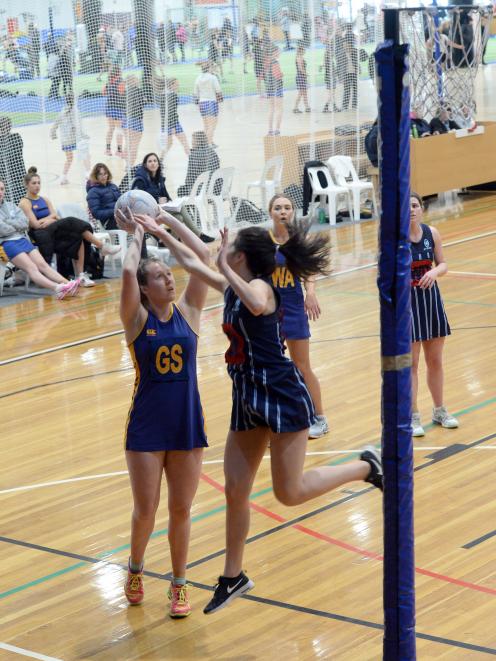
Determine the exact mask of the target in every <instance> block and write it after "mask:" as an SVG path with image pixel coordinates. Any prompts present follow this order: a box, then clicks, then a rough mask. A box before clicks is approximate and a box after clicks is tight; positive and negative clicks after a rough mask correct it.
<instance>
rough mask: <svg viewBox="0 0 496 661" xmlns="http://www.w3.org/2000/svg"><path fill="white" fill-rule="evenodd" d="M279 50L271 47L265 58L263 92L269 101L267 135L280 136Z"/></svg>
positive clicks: (281, 104) (281, 103)
mask: <svg viewBox="0 0 496 661" xmlns="http://www.w3.org/2000/svg"><path fill="white" fill-rule="evenodd" d="M279 53H280V51H279V48H278V47H277V46H276V45H273V46H272V47H271V48H270V50H269V52H268V54H267V55H266V57H265V67H264V76H265V77H264V79H265V90H266V94H267V98H268V100H269V131H268V134H267V135H280V133H281V130H280V129H281V121H282V111H283V96H284V89H283V78H282V71H281V67H280V65H279Z"/></svg>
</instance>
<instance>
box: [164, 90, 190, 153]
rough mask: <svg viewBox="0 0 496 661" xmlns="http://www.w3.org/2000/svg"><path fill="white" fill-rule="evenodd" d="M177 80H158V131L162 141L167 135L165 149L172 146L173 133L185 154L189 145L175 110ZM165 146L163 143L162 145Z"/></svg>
mask: <svg viewBox="0 0 496 661" xmlns="http://www.w3.org/2000/svg"><path fill="white" fill-rule="evenodd" d="M178 91H179V81H178V79H177V78H167V79H166V80H165V81H164V80H161V81H160V82H159V108H160V132H161V136H162V142H163V141H164V138H165V136H167V138H166V140H167V142H166V143H165V144H166V145H167V151H169V149H170V148H171V146H172V138H173V136H174V135H175V136H176V138H177V140H178V141H179V142H180V143H181V145H182V146H183V149H184V151H185V152H186V155H188V154H189V145H188V139H187V137H186V134H185V133H184V129H183V127H182V125H181V122H180V121H179V113H178V110H177V107H178V103H179V98H178V95H177V93H178ZM164 146H165V145H164Z"/></svg>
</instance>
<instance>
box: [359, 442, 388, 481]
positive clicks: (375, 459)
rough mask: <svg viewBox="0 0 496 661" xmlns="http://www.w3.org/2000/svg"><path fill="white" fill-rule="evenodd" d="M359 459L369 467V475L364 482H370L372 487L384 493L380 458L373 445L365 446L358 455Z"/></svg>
mask: <svg viewBox="0 0 496 661" xmlns="http://www.w3.org/2000/svg"><path fill="white" fill-rule="evenodd" d="M360 459H361V460H362V461H366V462H367V463H368V465H369V466H370V473H369V474H368V476H367V477H366V478H365V482H370V484H373V485H374V487H377V488H378V489H380V490H381V491H384V487H383V477H384V476H383V474H382V461H381V456H380V454H379V453H378V452H377V450H376V449H375V447H374V446H373V445H367V446H365V447H364V449H363V450H362V452H361V453H360Z"/></svg>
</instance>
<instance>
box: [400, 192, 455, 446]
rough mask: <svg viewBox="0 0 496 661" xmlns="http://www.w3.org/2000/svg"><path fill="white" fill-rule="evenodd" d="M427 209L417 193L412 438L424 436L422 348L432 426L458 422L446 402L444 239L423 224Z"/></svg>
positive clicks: (447, 331) (412, 229)
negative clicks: (420, 392) (420, 397)
mask: <svg viewBox="0 0 496 661" xmlns="http://www.w3.org/2000/svg"><path fill="white" fill-rule="evenodd" d="M423 215H424V206H423V203H422V198H421V197H420V196H419V195H418V194H417V193H413V192H412V193H411V196H410V251H411V253H412V266H411V269H412V280H411V303H412V435H413V436H424V434H425V431H424V428H423V427H422V423H421V420H420V413H419V410H418V404H417V393H418V365H419V359H420V350H421V349H422V348H423V350H424V357H425V362H426V365H427V385H428V387H429V391H430V393H431V396H432V401H433V403H434V408H433V410H432V422H434V423H435V424H438V425H441V426H442V427H445V428H446V429H456V428H457V427H458V420H457V419H456V418H454V417H453V416H452V415H451V413H448V411H447V410H446V406H445V405H444V401H443V385H444V372H443V349H444V340H445V338H446V337H447V336H448V335H450V334H451V329H450V326H449V323H448V318H447V317H446V312H445V310H444V304H443V299H442V298H441V292H440V291H439V287H438V284H437V279H438V278H440V277H441V276H443V275H444V274H445V273H446V272H447V271H448V266H447V264H446V261H445V259H444V255H443V244H442V241H441V235H440V234H439V232H438V230H437V229H436V228H435V227H429V226H428V225H425V224H424V223H423V222H422V218H423Z"/></svg>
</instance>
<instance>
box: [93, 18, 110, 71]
mask: <svg viewBox="0 0 496 661" xmlns="http://www.w3.org/2000/svg"><path fill="white" fill-rule="evenodd" d="M96 43H97V46H98V52H99V54H100V60H99V62H98V69H99V74H98V76H97V80H101V79H102V74H103V73H105V71H107V68H108V55H107V37H106V34H105V28H103V27H102V28H100V29H99V30H98V33H97V35H96Z"/></svg>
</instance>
